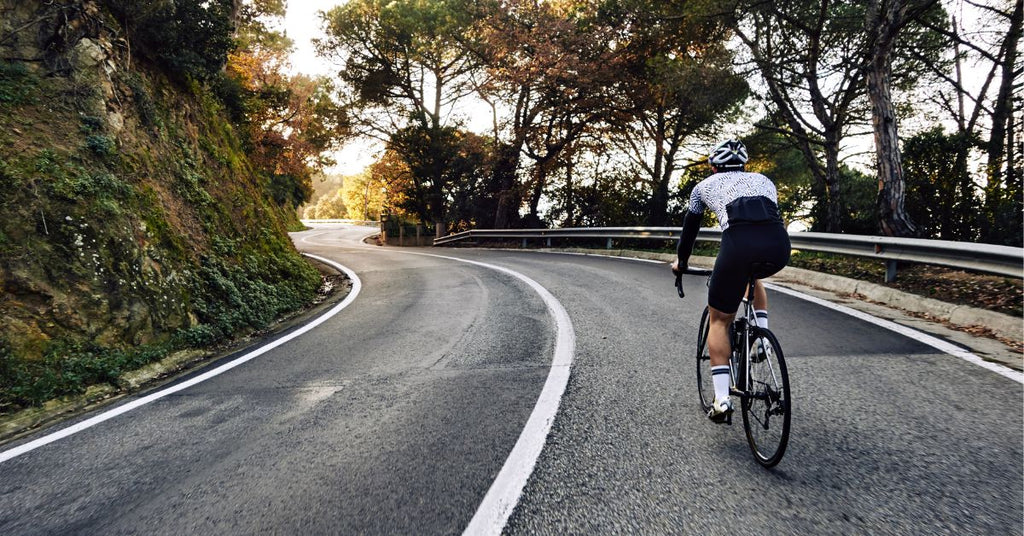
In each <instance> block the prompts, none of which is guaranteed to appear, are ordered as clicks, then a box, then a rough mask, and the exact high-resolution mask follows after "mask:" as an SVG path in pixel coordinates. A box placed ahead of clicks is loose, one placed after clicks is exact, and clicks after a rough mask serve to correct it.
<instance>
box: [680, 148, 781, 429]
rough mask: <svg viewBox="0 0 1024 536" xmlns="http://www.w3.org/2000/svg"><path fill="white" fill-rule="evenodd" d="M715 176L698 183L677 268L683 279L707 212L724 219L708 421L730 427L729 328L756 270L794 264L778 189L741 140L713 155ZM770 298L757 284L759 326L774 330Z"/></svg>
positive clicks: (712, 300)
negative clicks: (750, 160)
mask: <svg viewBox="0 0 1024 536" xmlns="http://www.w3.org/2000/svg"><path fill="white" fill-rule="evenodd" d="M708 163H709V164H711V170H712V171H713V172H714V174H713V175H711V176H710V177H708V178H706V179H704V180H703V181H701V182H700V183H698V184H697V186H696V187H694V189H693V193H692V194H690V203H689V210H687V211H686V215H685V217H684V218H683V230H682V232H681V233H680V235H679V244H678V246H677V249H676V254H677V255H678V257H679V258H678V259H677V260H676V261H675V262H673V263H672V273H674V274H676V275H677V276H678V275H679V273H680V272H681V271H683V270H685V269H686V267H687V262H688V261H689V258H690V254H691V253H692V251H693V244H694V242H696V240H697V232H698V231H699V230H700V223H701V219H702V217H703V214H704V209H705V208H711V210H712V211H713V212H714V213H715V215H716V216H717V217H718V223H719V225H720V226H721V227H722V243H721V247H720V249H719V252H718V258H717V259H716V260H715V267H714V269H713V271H712V274H711V280H710V282H709V283H708V312H709V320H710V322H709V327H708V352H709V354H710V357H711V377H712V381H713V383H714V387H715V400H714V402H713V403H712V404H711V410H710V411H709V412H708V418H709V419H711V420H712V421H714V422H725V421H726V420H727V419H728V417H729V416H730V415H731V414H732V411H733V406H732V400H731V399H730V398H729V353H730V350H731V349H730V342H729V325H730V323H732V321H733V317H735V316H736V310H737V309H739V305H740V302H741V301H742V300H743V295H744V293H745V292H746V286H747V282H748V281H749V278H750V275H751V265H752V264H754V263H762V264H763V265H764V266H768V267H769V268H768V269H762V270H760V271H759V272H758V273H757V277H768V276H770V275H773V274H774V273H776V272H778V271H779V270H781V269H782V268H783V267H784V266H785V265H786V263H788V262H789V253H790V243H789V234H788V233H787V232H786V228H785V227H784V226H783V224H782V217H781V216H780V215H779V206H778V192H777V191H776V189H775V184H774V183H772V181H771V180H770V179H768V177H765V176H764V175H761V174H760V173H752V172H748V171H746V170H745V166H746V163H747V148H746V147H745V146H744V145H743V143H742V142H740V141H737V140H728V141H724V142H722V143H720V144H718V145H717V146H715V148H714V149H712V150H711V154H710V155H709V156H708ZM767 309H768V297H767V294H766V293H765V290H764V285H762V284H761V281H760V280H758V281H757V282H756V283H755V285H754V310H755V314H756V317H757V325H758V326H760V327H762V328H767V327H768V311H767Z"/></svg>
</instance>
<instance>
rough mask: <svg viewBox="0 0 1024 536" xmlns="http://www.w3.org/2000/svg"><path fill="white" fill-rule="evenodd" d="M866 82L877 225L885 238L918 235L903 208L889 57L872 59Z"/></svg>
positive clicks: (901, 163) (901, 170) (901, 175)
mask: <svg viewBox="0 0 1024 536" xmlns="http://www.w3.org/2000/svg"><path fill="white" fill-rule="evenodd" d="M866 79H867V83H868V97H869V99H870V100H871V122H872V124H873V125H874V131H875V154H876V156H877V158H878V224H879V227H880V228H881V231H882V234H884V235H886V236H917V234H918V232H917V226H916V225H914V223H913V222H911V221H910V215H908V214H907V211H906V208H905V206H904V201H905V199H906V192H905V189H906V185H905V183H904V180H903V161H902V159H901V157H900V148H899V136H898V134H897V131H896V111H895V109H894V108H893V105H892V96H891V93H890V88H889V85H890V77H889V61H888V55H886V57H882V58H875V60H874V61H873V62H872V65H871V67H870V68H869V69H868V72H867V77H866Z"/></svg>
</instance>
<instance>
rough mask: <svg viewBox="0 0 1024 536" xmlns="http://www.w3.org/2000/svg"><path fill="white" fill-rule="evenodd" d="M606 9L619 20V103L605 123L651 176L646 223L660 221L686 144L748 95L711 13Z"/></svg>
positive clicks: (639, 4)
mask: <svg viewBox="0 0 1024 536" xmlns="http://www.w3.org/2000/svg"><path fill="white" fill-rule="evenodd" d="M608 9H609V11H608V12H607V13H606V16H607V17H608V18H610V19H612V20H616V21H620V22H619V23H618V24H619V31H618V32H617V35H618V40H617V42H616V48H617V49H618V50H619V51H620V56H621V57H622V61H621V62H620V65H621V66H622V67H621V68H620V69H618V73H617V77H618V79H619V81H618V83H617V84H616V86H617V87H618V88H619V89H620V92H621V101H620V103H621V104H619V106H620V108H619V110H618V112H619V113H618V114H616V115H614V116H612V117H611V118H610V119H611V120H610V122H611V124H612V125H613V131H614V134H615V137H616V140H617V141H618V142H620V143H619V144H620V146H621V147H622V148H623V149H624V150H625V152H626V154H628V155H629V157H630V159H631V160H632V161H633V163H634V164H635V165H636V166H638V167H639V168H640V169H641V170H642V171H643V173H644V176H645V177H646V178H647V180H648V182H649V185H650V186H649V189H650V191H651V197H650V201H649V203H648V208H647V215H646V217H645V221H646V223H647V224H648V225H655V226H661V225H665V223H666V222H667V218H668V202H669V184H670V182H671V179H672V177H673V176H674V175H675V174H676V172H677V171H678V165H679V161H678V160H679V158H680V156H681V155H680V150H681V149H682V148H683V144H684V142H685V141H687V140H688V139H690V138H691V137H692V136H694V135H695V134H698V133H702V132H703V133H707V132H710V131H712V130H714V123H715V122H716V120H718V119H720V118H721V117H722V116H723V115H724V114H725V113H726V112H727V111H729V110H731V109H733V107H734V106H735V105H736V104H738V103H739V102H741V101H742V100H743V99H744V98H745V97H746V95H747V92H748V86H747V83H746V81H745V80H743V78H742V77H740V76H738V75H737V74H735V73H734V72H733V70H732V64H733V57H732V54H731V53H730V52H729V51H728V50H727V49H726V48H725V46H724V42H725V37H726V32H725V30H724V28H723V27H722V26H721V25H720V24H718V23H716V22H715V19H709V18H707V17H704V16H702V15H703V13H700V12H693V9H694V8H693V7H689V8H688V10H686V9H687V8H686V6H685V5H683V6H680V7H678V8H676V7H674V6H671V5H665V4H664V3H662V2H654V3H648V2H644V1H639V0H634V1H633V2H630V3H628V4H626V5H623V6H621V7H620V9H612V6H609V8H608ZM662 9H667V10H669V11H667V13H663V12H661V11H660V10H662Z"/></svg>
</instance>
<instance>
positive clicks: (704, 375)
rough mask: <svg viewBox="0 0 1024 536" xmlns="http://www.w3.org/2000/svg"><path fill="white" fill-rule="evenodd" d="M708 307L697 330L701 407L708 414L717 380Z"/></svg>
mask: <svg viewBox="0 0 1024 536" xmlns="http://www.w3.org/2000/svg"><path fill="white" fill-rule="evenodd" d="M710 321H711V320H710V318H708V308H707V307H705V308H704V314H702V315H701V317H700V328H699V329H698V330H697V393H698V394H699V395H700V407H701V409H702V410H703V411H704V414H705V415H707V413H708V412H709V411H711V403H712V402H714V400H715V382H714V381H713V380H712V379H711V354H710V353H709V352H708V326H709V325H710V324H709V323H710Z"/></svg>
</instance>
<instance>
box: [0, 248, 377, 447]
mask: <svg viewBox="0 0 1024 536" xmlns="http://www.w3.org/2000/svg"><path fill="white" fill-rule="evenodd" d="M303 255H305V256H307V257H309V258H311V259H316V260H318V261H320V262H323V263H325V264H328V265H330V266H333V267H334V268H337V269H338V270H341V271H342V272H343V273H344V274H345V275H346V276H348V277H349V279H351V280H352V290H351V291H350V292H349V293H348V296H346V297H345V299H344V300H342V301H341V303H339V304H338V305H335V306H334V307H332V308H331V310H329V311H327V312H326V313H324V314H322V315H320V316H319V317H317V318H316V319H314V320H313V321H311V322H310V323H308V324H306V325H304V326H302V327H301V328H299V329H297V330H295V331H293V332H291V333H289V334H288V335H286V336H284V337H281V338H280V339H277V340H275V341H273V342H271V343H269V344H267V345H264V346H261V347H259V348H257V349H255V350H253V351H251V352H249V353H247V354H245V355H243V356H241V357H239V358H237V359H234V360H232V361H230V362H228V363H224V364H223V365H220V366H219V367H217V368H215V369H212V370H210V371H208V372H204V373H203V374H200V375H199V376H196V377H195V378H192V379H190V380H188V381H185V382H182V383H179V384H176V385H174V386H172V387H168V388H167V389H163V390H161V391H157V392H155V393H151V394H149V395H147V396H144V397H142V398H139V399H137V400H133V401H131V402H128V403H127V404H124V405H122V406H118V407H116V408H114V409H111V410H109V411H105V412H103V413H100V414H99V415H96V416H94V417H91V418H89V419H86V420H84V421H82V422H80V423H77V424H74V425H72V426H69V427H67V428H64V429H62V430H59V431H57V432H54V433H52V434H48V435H45V436H43V437H40V438H38V439H35V440H33V441H29V442H28V443H25V444H23V445H19V446H17V447H14V448H12V449H10V450H6V451H3V452H0V463H3V462H5V461H7V460H10V459H12V458H15V457H17V456H21V455H22V454H25V453H26V452H30V451H33V450H35V449H37V448H39V447H42V446H44V445H48V444H50V443H53V442H54V441H58V440H60V439H63V438H65V437H68V436H70V435H74V434H77V433H78V432H81V431H82V430H86V429H88V428H92V427H93V426H96V425H97V424H100V423H102V422H104V421H108V420H110V419H113V418H114V417H117V416H118V415H122V414H124V413H128V412H129V411H131V410H133V409H136V408H139V407H141V406H145V405H146V404H149V403H150V402H153V401H155V400H159V399H161V398H163V397H165V396H167V395H170V394H174V393H177V392H178V391H181V390H184V389H188V388H189V387H192V386H193V385H196V384H198V383H202V382H204V381H206V380H209V379H210V378H213V377H214V376H218V375H220V374H223V373H225V372H227V371H229V370H231V369H233V368H235V367H237V366H238V365H241V364H243V363H245V362H247V361H251V360H252V359H254V358H256V357H258V356H260V355H262V354H264V353H266V352H269V351H270V350H273V349H274V348H277V347H278V346H281V345H282V344H284V343H286V342H288V341H290V340H292V339H295V338H296V337H300V336H302V335H304V334H306V333H307V332H309V331H310V330H312V329H313V328H315V327H317V326H319V325H320V324H322V323H323V322H325V321H326V320H327V319H329V318H331V317H332V316H334V315H336V314H338V313H339V312H341V310H342V309H344V308H346V307H348V306H349V305H350V304H351V303H352V302H353V301H355V299H356V296H358V295H359V291H360V289H362V287H363V284H362V282H361V281H360V280H359V277H358V276H357V275H356V274H355V272H353V271H352V270H350V269H349V268H347V267H345V266H342V265H340V264H338V263H336V262H334V261H332V260H329V259H325V258H323V257H319V256H317V255H310V254H308V253H303Z"/></svg>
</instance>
